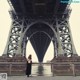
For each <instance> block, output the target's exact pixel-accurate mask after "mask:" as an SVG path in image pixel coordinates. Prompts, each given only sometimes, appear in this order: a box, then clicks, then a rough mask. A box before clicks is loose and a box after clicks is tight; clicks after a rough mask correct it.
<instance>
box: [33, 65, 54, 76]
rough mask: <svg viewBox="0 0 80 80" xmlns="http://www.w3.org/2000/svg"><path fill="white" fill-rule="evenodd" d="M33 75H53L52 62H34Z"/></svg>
mask: <svg viewBox="0 0 80 80" xmlns="http://www.w3.org/2000/svg"><path fill="white" fill-rule="evenodd" d="M32 75H34V76H52V75H53V74H52V72H51V65H50V64H33V65H32Z"/></svg>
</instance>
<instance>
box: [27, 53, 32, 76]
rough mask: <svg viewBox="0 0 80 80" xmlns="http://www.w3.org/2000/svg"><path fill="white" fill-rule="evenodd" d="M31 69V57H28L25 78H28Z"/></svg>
mask: <svg viewBox="0 0 80 80" xmlns="http://www.w3.org/2000/svg"><path fill="white" fill-rule="evenodd" d="M31 68H32V55H29V56H28V59H27V65H26V75H27V77H29V75H30V74H31Z"/></svg>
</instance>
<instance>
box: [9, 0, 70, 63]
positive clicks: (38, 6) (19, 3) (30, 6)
mask: <svg viewBox="0 0 80 80" xmlns="http://www.w3.org/2000/svg"><path fill="white" fill-rule="evenodd" d="M67 1H69V0H67ZM8 2H9V4H10V6H11V8H12V11H11V12H12V18H13V19H15V18H16V16H17V17H18V18H19V19H22V18H25V19H28V20H32V19H36V20H37V19H38V20H39V19H42V20H44V19H52V20H53V18H54V19H56V18H55V17H58V18H61V17H62V16H63V14H64V12H65V9H66V7H67V4H68V3H65V4H64V3H61V1H60V0H8ZM54 21H55V20H54ZM24 26H25V24H24ZM24 26H23V27H24ZM34 26H35V27H34ZM34 26H32V28H30V29H29V30H28V31H27V32H26V36H25V38H26V37H29V38H30V36H31V35H32V34H34V33H35V32H37V31H38V32H37V33H36V34H34V35H33V36H32V37H31V38H30V42H31V44H32V46H33V48H34V50H35V52H36V54H37V57H38V60H39V62H42V61H43V58H44V55H45V53H46V50H47V48H48V46H49V44H50V42H51V40H52V38H55V36H54V33H53V31H51V29H50V28H48V27H49V26H46V25H43V24H36V25H34ZM25 29H26V28H25ZM54 29H55V30H56V28H55V27H54ZM45 33H46V34H45ZM47 34H48V35H47Z"/></svg>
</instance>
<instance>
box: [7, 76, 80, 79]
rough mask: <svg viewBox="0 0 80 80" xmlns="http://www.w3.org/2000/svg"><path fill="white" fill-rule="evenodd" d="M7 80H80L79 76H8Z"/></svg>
mask: <svg viewBox="0 0 80 80" xmlns="http://www.w3.org/2000/svg"><path fill="white" fill-rule="evenodd" d="M7 80H80V76H76V77H74V76H54V77H50V76H31V77H29V78H28V77H27V76H9V77H8V79H7Z"/></svg>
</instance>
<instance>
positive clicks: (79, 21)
mask: <svg viewBox="0 0 80 80" xmlns="http://www.w3.org/2000/svg"><path fill="white" fill-rule="evenodd" d="M71 8H72V13H71V15H70V19H69V21H70V28H71V33H72V37H73V42H74V45H75V49H76V52H77V54H79V55H80V3H72V4H71ZM9 10H10V7H9V5H8V3H7V0H0V55H2V54H3V52H4V49H5V46H6V43H7V38H8V34H9V30H10V26H11V18H10V15H9V13H8V11H9ZM31 51H32V52H31ZM27 53H33V54H34V55H33V58H34V57H35V61H36V60H37V58H36V55H35V52H34V50H33V49H32V47H31V44H30V43H28V45H27ZM49 53H51V55H50V56H49ZM51 56H53V45H52V44H51V45H50V47H49V49H48V51H47V53H46V57H45V61H46V60H49V58H50V59H51V58H52V57H51Z"/></svg>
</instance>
